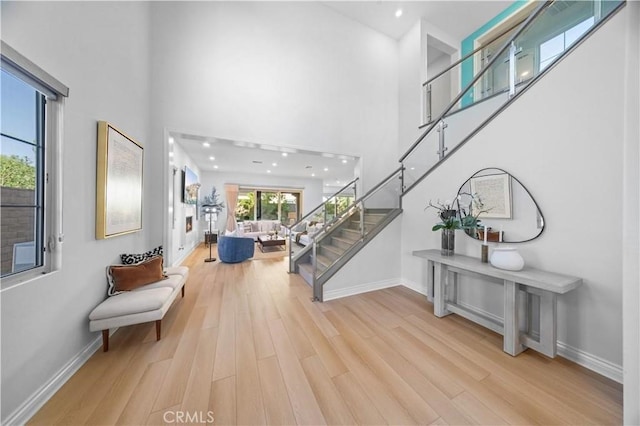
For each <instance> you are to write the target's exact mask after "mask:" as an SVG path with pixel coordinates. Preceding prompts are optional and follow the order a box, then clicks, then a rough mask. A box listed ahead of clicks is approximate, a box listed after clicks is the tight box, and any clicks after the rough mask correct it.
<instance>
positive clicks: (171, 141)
mask: <svg viewBox="0 0 640 426" xmlns="http://www.w3.org/2000/svg"><path fill="white" fill-rule="evenodd" d="M173 142H174V141H173V138H172V137H171V136H169V145H172V144H173Z"/></svg>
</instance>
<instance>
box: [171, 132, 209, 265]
mask: <svg viewBox="0 0 640 426" xmlns="http://www.w3.org/2000/svg"><path fill="white" fill-rule="evenodd" d="M171 149H172V151H173V157H172V161H173V164H170V165H171V166H173V167H175V168H176V169H177V171H176V175H175V176H176V179H175V182H174V181H173V180H172V183H175V187H174V192H173V194H171V195H172V196H173V198H172V200H175V202H171V203H169V205H170V206H171V207H172V208H173V214H174V217H173V218H174V219H175V223H174V221H171V220H170V221H169V224H170V226H171V231H170V237H171V238H169V239H168V244H167V245H168V247H167V249H166V250H165V252H166V255H167V263H168V264H177V263H180V261H181V260H182V259H183V258H184V257H186V256H187V255H188V254H189V253H191V251H192V250H193V249H194V248H195V247H196V246H197V245H198V244H199V243H200V242H202V241H204V237H203V236H202V235H201V232H200V228H201V227H202V226H204V225H203V223H205V224H206V221H205V220H203V218H202V217H201V216H200V212H199V211H198V209H197V207H196V206H195V205H194V204H184V203H183V202H182V172H181V171H183V170H184V167H185V166H187V167H189V168H190V169H191V170H192V171H193V172H194V173H195V174H196V175H197V176H198V178H199V179H200V184H202V173H201V172H200V169H199V168H198V166H197V165H196V163H195V161H193V159H192V158H191V157H189V156H188V155H187V153H186V152H185V151H184V150H183V149H182V147H181V146H180V145H179V144H177V143H174V144H173V145H172V147H171ZM172 175H173V172H170V176H172ZM203 188H204V189H203ZM203 191H204V192H203ZM209 191H210V189H206V187H202V186H201V187H200V192H199V195H198V200H202V199H203V198H204V194H205V193H206V194H208V193H209ZM187 216H191V218H192V225H193V230H192V231H191V232H187V230H186V218H187Z"/></svg>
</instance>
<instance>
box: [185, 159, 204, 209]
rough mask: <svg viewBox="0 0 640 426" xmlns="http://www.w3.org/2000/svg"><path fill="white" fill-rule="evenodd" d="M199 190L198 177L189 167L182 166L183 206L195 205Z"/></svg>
mask: <svg viewBox="0 0 640 426" xmlns="http://www.w3.org/2000/svg"><path fill="white" fill-rule="evenodd" d="M199 188H200V183H199V182H198V175H196V174H195V172H194V171H193V170H191V169H190V168H189V167H187V166H184V171H183V172H182V202H183V203H185V204H197V203H198V189H199Z"/></svg>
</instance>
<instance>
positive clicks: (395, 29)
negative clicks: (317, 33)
mask: <svg viewBox="0 0 640 426" xmlns="http://www.w3.org/2000/svg"><path fill="white" fill-rule="evenodd" d="M512 3H513V1H500V0H496V1H493V0H492V1H483V0H478V1H468V0H467V1H458V0H447V1H328V2H323V4H324V5H326V6H327V7H330V8H331V9H333V10H335V11H337V12H338V13H340V14H342V15H344V16H347V17H349V18H351V19H353V20H355V21H358V22H360V23H361V24H364V25H366V26H368V27H370V28H373V29H374V30H377V31H379V32H381V33H383V34H386V35H388V36H389V37H392V38H394V39H400V38H401V37H402V36H403V35H404V34H406V33H407V31H409V29H411V27H413V25H415V23H416V22H418V20H419V19H420V18H425V19H426V20H427V21H428V22H429V23H431V24H433V25H435V26H437V27H439V28H440V29H442V30H444V31H446V32H447V33H448V34H449V35H450V36H452V37H454V38H456V39H458V40H462V39H464V38H465V37H467V36H468V35H469V34H471V33H472V32H474V31H475V30H476V29H478V28H479V27H481V26H482V25H483V24H484V23H486V22H487V21H489V20H490V19H491V18H493V17H494V16H496V15H497V14H498V13H500V12H502V11H503V10H504V9H506V8H507V7H508V6H509V5H511V4H512ZM398 9H401V10H402V16H400V17H397V18H396V16H395V13H396V11H397V10H398Z"/></svg>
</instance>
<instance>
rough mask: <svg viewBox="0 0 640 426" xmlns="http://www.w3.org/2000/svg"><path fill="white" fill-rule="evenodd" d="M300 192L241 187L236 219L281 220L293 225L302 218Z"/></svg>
mask: <svg viewBox="0 0 640 426" xmlns="http://www.w3.org/2000/svg"><path fill="white" fill-rule="evenodd" d="M301 197H302V194H301V193H300V192H294V191H285V190H277V189H273V190H264V191H263V190H260V189H253V188H251V189H249V188H241V189H240V191H239V192H238V204H237V205H236V220H237V221H238V222H244V221H245V220H279V221H280V222H281V223H283V224H285V225H291V224H293V223H295V222H297V221H298V219H299V218H300V199H301Z"/></svg>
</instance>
